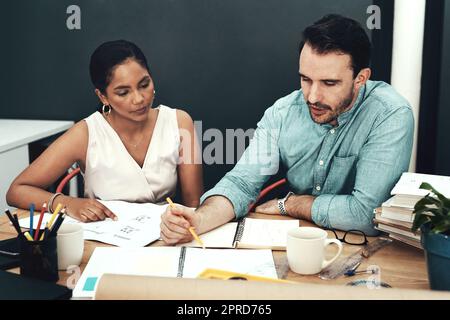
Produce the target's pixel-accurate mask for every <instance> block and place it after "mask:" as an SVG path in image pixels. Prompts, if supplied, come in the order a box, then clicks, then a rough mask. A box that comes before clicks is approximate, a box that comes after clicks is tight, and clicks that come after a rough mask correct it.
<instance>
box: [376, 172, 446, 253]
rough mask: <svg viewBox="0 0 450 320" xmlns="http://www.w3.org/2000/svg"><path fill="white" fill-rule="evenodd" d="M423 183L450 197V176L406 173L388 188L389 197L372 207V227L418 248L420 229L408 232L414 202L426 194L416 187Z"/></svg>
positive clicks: (412, 215) (419, 246) (412, 218)
mask: <svg viewBox="0 0 450 320" xmlns="http://www.w3.org/2000/svg"><path fill="white" fill-rule="evenodd" d="M422 182H428V183H429V184H431V185H432V186H433V187H434V188H435V189H436V190H438V191H439V192H441V193H442V194H443V195H444V196H446V197H449V196H450V177H446V176H437V175H428V174H421V173H411V172H405V173H403V174H402V176H401V178H400V180H399V181H398V182H397V184H396V185H395V187H394V188H393V189H392V191H391V195H392V197H391V198H390V199H388V200H387V201H386V202H384V203H383V204H382V205H381V207H380V208H377V209H375V219H374V223H375V228H376V229H378V230H380V231H383V232H386V233H388V234H389V237H391V238H393V239H396V240H398V241H402V242H404V243H407V244H409V245H412V246H414V247H417V248H422V246H421V244H420V231H417V233H413V232H412V231H411V227H412V223H413V221H414V213H413V212H414V205H415V204H416V203H417V201H419V200H420V199H422V198H423V197H424V196H425V195H427V194H428V193H429V191H428V190H424V189H419V187H420V185H421V184H422Z"/></svg>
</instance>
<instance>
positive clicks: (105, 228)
mask: <svg viewBox="0 0 450 320" xmlns="http://www.w3.org/2000/svg"><path fill="white" fill-rule="evenodd" d="M100 202H101V203H102V204H104V205H105V206H106V207H107V208H108V209H110V210H111V211H112V212H114V213H115V214H116V215H117V218H118V220H117V221H113V220H111V219H109V218H107V219H105V220H103V221H96V222H89V223H83V222H80V221H77V220H75V219H72V218H71V217H68V216H66V218H65V219H64V223H78V224H81V225H82V226H83V229H84V235H83V237H84V239H85V240H96V241H100V242H104V243H109V244H112V245H115V246H119V247H143V246H146V245H148V244H149V243H151V242H153V241H155V240H158V239H159V236H160V223H161V215H162V214H163V213H164V211H165V210H166V207H167V205H156V204H152V203H130V202H125V201H100ZM50 217H51V214H49V213H46V214H45V216H44V218H43V219H42V224H41V229H44V228H45V223H46V222H47V221H49V220H50ZM38 218H39V216H38V214H37V213H36V215H35V216H34V219H33V225H34V228H36V227H37V224H38V220H39V219H38ZM19 224H20V226H21V227H22V228H29V226H30V225H29V224H30V220H29V217H27V218H23V219H20V220H19Z"/></svg>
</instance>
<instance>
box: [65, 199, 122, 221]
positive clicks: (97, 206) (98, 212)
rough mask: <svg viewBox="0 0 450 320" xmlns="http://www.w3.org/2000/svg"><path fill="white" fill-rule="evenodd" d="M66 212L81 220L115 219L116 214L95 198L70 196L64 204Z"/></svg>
mask: <svg viewBox="0 0 450 320" xmlns="http://www.w3.org/2000/svg"><path fill="white" fill-rule="evenodd" d="M66 207H67V209H66V210H67V214H68V215H69V216H70V217H72V218H74V219H77V220H79V221H82V222H92V221H101V220H105V219H106V218H111V219H113V220H114V221H116V220H117V216H116V215H115V214H114V213H113V212H112V211H111V210H109V209H108V208H107V207H105V206H104V205H103V204H102V203H100V202H99V201H97V200H95V199H82V198H70V199H69V200H68V201H67V204H66Z"/></svg>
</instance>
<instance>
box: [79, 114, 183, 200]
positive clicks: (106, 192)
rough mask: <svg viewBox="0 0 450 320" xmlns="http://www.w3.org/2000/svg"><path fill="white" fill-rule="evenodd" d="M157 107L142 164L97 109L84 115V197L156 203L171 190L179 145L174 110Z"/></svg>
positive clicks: (172, 190) (173, 190)
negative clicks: (85, 141) (85, 134)
mask: <svg viewBox="0 0 450 320" xmlns="http://www.w3.org/2000/svg"><path fill="white" fill-rule="evenodd" d="M157 109H158V110H159V112H158V118H157V119H156V124H155V128H154V130H153V135H152V138H151V140H150V145H149V146H148V150H147V154H146V156H145V160H144V164H143V166H142V168H141V167H140V166H139V164H138V163H137V162H136V161H135V160H134V159H133V157H132V156H131V155H130V154H129V153H128V151H127V149H126V148H125V146H124V144H123V143H122V140H121V139H120V137H119V135H118V134H117V132H116V131H115V130H114V129H113V128H112V127H111V125H110V124H109V123H108V122H107V121H106V120H105V119H104V118H103V115H102V114H101V113H100V112H95V113H93V114H91V115H90V116H89V117H87V118H86V119H84V120H85V121H86V123H87V126H88V131H89V143H88V148H87V153H86V168H85V172H84V173H83V177H84V195H85V197H88V198H95V199H100V200H123V201H129V202H151V203H159V202H163V201H165V199H166V197H170V196H173V195H174V194H175V188H176V184H177V163H178V159H179V147H180V133H179V130H178V121H177V115H176V110H175V109H172V108H169V107H166V106H163V105H161V106H159V107H158V108H157Z"/></svg>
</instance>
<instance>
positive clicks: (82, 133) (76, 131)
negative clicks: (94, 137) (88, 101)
mask: <svg viewBox="0 0 450 320" xmlns="http://www.w3.org/2000/svg"><path fill="white" fill-rule="evenodd" d="M67 134H68V135H70V136H71V138H73V139H76V140H78V141H87V139H88V136H89V132H88V126H87V123H86V121H85V119H83V120H80V121H78V122H77V123H75V124H74V125H73V126H72V128H70V129H69V130H68V131H67Z"/></svg>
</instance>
